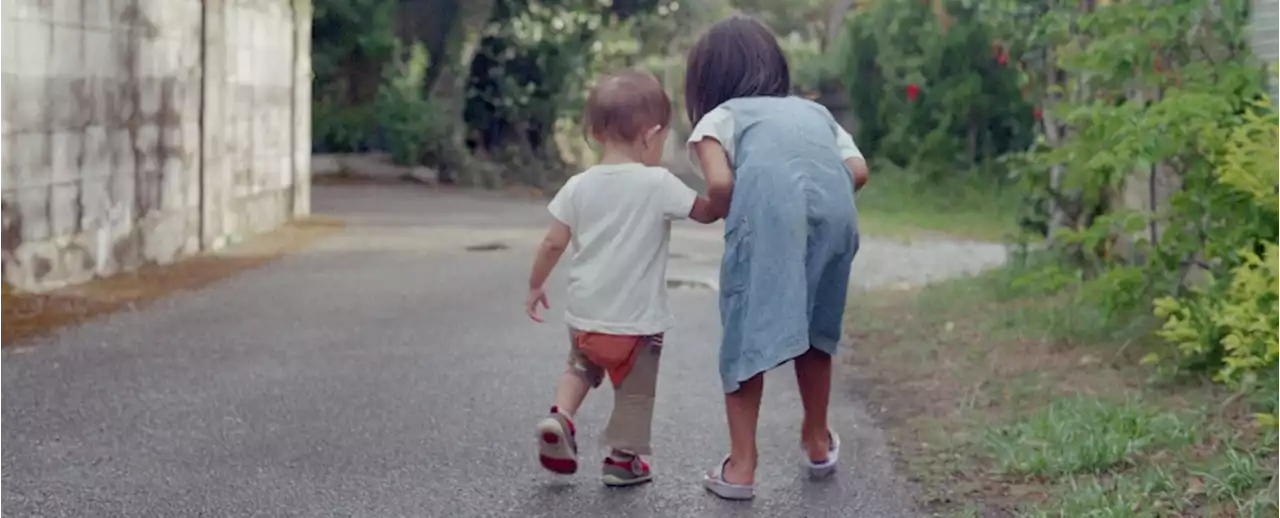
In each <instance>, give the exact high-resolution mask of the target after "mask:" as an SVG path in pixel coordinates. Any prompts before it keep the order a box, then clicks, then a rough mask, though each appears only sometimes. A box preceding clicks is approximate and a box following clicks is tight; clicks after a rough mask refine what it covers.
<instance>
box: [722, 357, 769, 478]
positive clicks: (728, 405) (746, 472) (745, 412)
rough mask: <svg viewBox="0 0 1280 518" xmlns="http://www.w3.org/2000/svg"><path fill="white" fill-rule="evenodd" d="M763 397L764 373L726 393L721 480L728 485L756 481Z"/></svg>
mask: <svg viewBox="0 0 1280 518" xmlns="http://www.w3.org/2000/svg"><path fill="white" fill-rule="evenodd" d="M763 396H764V374H763V373H761V374H757V375H756V376H755V377H753V378H751V379H749V380H747V381H744V382H743V383H742V384H741V385H739V386H738V391H737V392H734V393H732V394H725V396H724V406H725V413H726V414H727V415H728V418H729V463H728V465H726V466H725V468H724V480H725V482H728V483H730V484H741V485H749V484H753V483H755V477H756V460H757V455H758V452H757V451H756V427H757V425H758V424H759V423H760V400H761V398H762V397H763Z"/></svg>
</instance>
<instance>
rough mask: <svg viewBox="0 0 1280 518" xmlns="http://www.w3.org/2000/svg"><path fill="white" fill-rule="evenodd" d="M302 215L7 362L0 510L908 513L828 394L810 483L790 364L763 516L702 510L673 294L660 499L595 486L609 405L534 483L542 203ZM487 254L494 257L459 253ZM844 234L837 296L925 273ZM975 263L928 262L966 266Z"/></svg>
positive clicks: (701, 457)
mask: <svg viewBox="0 0 1280 518" xmlns="http://www.w3.org/2000/svg"><path fill="white" fill-rule="evenodd" d="M315 209H316V211H317V212H321V213H326V214H330V215H337V216H340V217H343V218H345V219H346V220H347V221H348V222H349V227H348V228H347V229H346V230H345V231H344V232H343V233H342V234H340V235H338V236H336V237H333V238H330V239H328V240H326V241H324V242H322V243H320V244H318V245H316V246H314V247H312V248H310V249H308V250H306V251H304V252H301V253H298V254H295V255H293V256H290V257H287V258H284V259H282V260H280V261H277V262H275V263H272V264H271V265H269V266H267V267H265V268H262V269H258V270H254V271H250V272H246V273H243V274H241V275H238V276H236V277H233V278H230V279H227V280H225V281H223V282H220V283H217V284H215V285H213V286H210V287H207V288H205V289H203V290H201V291H198V292H188V293H180V294H176V295H174V296H171V297H168V298H166V299H163V300H160V301H157V302H155V303H153V304H150V305H147V306H145V307H143V308H142V309H141V310H138V311H134V312H126V313H118V314H115V315H111V316H108V317H105V318H100V319H97V320H94V321H91V322H89V323H86V324H84V325H81V326H78V327H74V328H68V329H65V330H63V331H62V332H59V333H57V334H56V335H53V336H50V337H47V338H44V339H40V340H38V341H35V342H32V343H30V344H28V345H26V346H22V347H17V348H7V349H6V350H5V352H4V354H3V421H2V423H3V443H2V444H3V469H2V470H0V472H2V476H3V499H4V500H3V510H4V515H5V516H11V517H28V516H42V517H51V516H67V517H115V516H120V517H129V518H141V517H166V518H171V517H187V516H210V517H224V516H225V517H241V516H308V517H310V516H316V517H401V516H403V517H410V516H412V517H419V516H422V517H433V516H441V517H460V516H634V517H645V516H655V517H657V516H662V517H672V516H695V517H700V516H708V517H715V516H787V517H805V516H808V517H817V516H832V517H836V516H839V517H885V518H888V517H900V516H903V517H905V516H915V513H914V512H913V511H912V509H911V505H910V502H911V499H910V494H909V488H908V487H907V485H906V484H905V483H904V482H903V481H902V479H901V478H900V477H898V476H896V475H895V474H894V473H893V470H892V463H891V460H890V458H889V454H888V452H887V450H886V449H885V446H884V442H883V438H882V437H881V435H880V433H879V432H878V430H877V429H876V428H875V426H874V424H873V423H872V422H871V420H870V419H869V418H868V417H867V412H866V411H865V410H864V409H863V408H862V407H861V405H860V404H859V403H858V401H855V400H854V399H853V397H852V396H851V395H850V394H851V391H850V390H849V388H848V387H847V386H846V385H844V384H843V383H841V381H840V380H837V383H836V392H837V394H836V396H835V397H834V398H833V407H832V409H831V416H832V421H833V424H834V426H835V427H837V429H838V430H839V431H840V432H841V434H842V436H843V438H844V444H845V449H844V451H843V458H842V459H841V462H842V463H843V465H842V467H843V471H842V472H840V473H839V474H838V475H837V476H836V477H835V478H834V479H831V480H828V481H825V482H820V483H814V482H809V481H807V480H805V479H804V477H803V476H802V474H801V470H800V468H799V465H798V461H799V459H800V453H799V447H798V434H799V432H798V426H799V419H800V405H799V401H798V399H797V397H796V395H795V390H794V380H793V379H792V373H791V371H790V370H789V369H785V368H784V369H781V370H779V371H776V372H774V373H772V374H771V375H770V376H769V378H768V381H767V388H766V393H767V395H766V402H765V409H764V412H763V416H762V419H761V428H760V444H761V459H762V467H761V469H760V471H759V473H758V475H757V481H758V483H757V485H758V497H757V499H756V500H755V501H754V502H748V503H730V502H722V501H719V500H716V499H715V498H713V497H711V496H709V495H707V494H705V493H704V492H703V490H702V489H701V487H700V486H699V480H700V478H701V476H702V473H703V472H704V471H705V470H706V469H707V468H709V467H712V466H713V465H714V464H715V463H716V462H717V461H718V460H719V459H720V457H721V456H722V455H723V453H724V452H725V449H726V445H727V441H726V439H725V437H724V436H725V425H724V424H723V409H722V397H721V395H720V393H719V382H718V381H717V379H716V367H715V365H716V364H715V354H716V353H715V349H716V342H717V337H718V334H719V329H718V318H717V313H716V311H717V309H716V299H715V295H714V292H712V291H710V290H708V289H702V288H691V289H678V290H674V291H673V292H672V299H673V300H672V303H673V305H674V308H675V310H676V311H677V312H678V316H679V320H680V323H679V325H678V326H677V327H676V328H675V329H674V330H672V331H671V332H670V333H669V335H668V338H667V347H666V349H665V352H664V359H663V365H662V371H661V376H660V381H659V396H658V409H657V415H656V421H655V424H654V427H655V430H654V434H655V449H656V451H657V453H656V454H655V455H654V456H653V457H652V458H651V463H652V465H653V468H654V470H655V473H656V476H657V478H656V480H655V482H654V483H653V484H650V485H647V486H644V487H639V488H633V489H624V490H610V489H607V488H605V487H603V486H602V485H601V484H600V482H599V478H598V477H599V475H598V471H597V469H596V464H595V461H594V460H591V459H593V458H595V457H596V456H597V455H598V452H597V451H596V449H595V444H596V443H595V441H596V440H597V433H598V432H599V431H600V430H601V428H602V426H603V422H604V419H605V417H606V416H607V412H608V409H609V406H610V400H611V396H610V394H609V393H608V391H607V389H606V390H604V391H602V392H600V393H596V394H592V395H591V396H590V397H589V399H588V401H587V404H586V406H585V408H584V410H583V412H582V414H581V415H580V416H579V428H580V430H581V432H580V438H579V442H580V444H583V445H584V448H583V450H584V451H583V453H584V459H585V460H584V469H583V470H582V471H580V472H579V474H578V475H576V476H573V477H556V476H552V475H549V474H546V473H544V472H542V471H541V469H540V468H539V467H538V465H537V462H536V459H535V455H536V452H535V445H534V438H533V426H534V424H535V423H536V421H537V420H538V419H539V418H540V417H542V416H543V414H544V413H545V412H546V410H547V408H548V407H549V405H550V401H551V394H552V390H553V384H554V381H555V378H556V376H557V375H558V374H559V372H560V370H561V368H562V365H563V362H564V358H565V353H566V350H567V347H568V345H567V338H566V333H565V329H564V327H563V324H562V323H560V321H559V315H558V314H556V313H557V312H556V311H554V310H556V309H559V308H560V307H562V306H560V305H559V303H560V302H561V299H560V295H558V294H559V293H561V292H560V291H559V290H558V289H557V290H552V291H551V293H552V298H551V302H552V308H553V312H552V316H553V317H554V318H552V319H550V320H549V321H548V322H547V323H546V324H542V325H536V324H533V323H531V322H529V321H528V320H527V319H526V318H525V317H524V316H523V313H522V308H521V303H522V299H523V295H524V293H523V287H524V283H525V278H526V275H527V267H528V264H529V261H530V258H531V254H532V250H533V247H534V246H535V244H536V242H537V240H538V238H539V237H540V229H541V228H542V227H543V225H544V224H545V223H546V221H547V220H546V219H545V218H546V216H545V215H544V212H543V210H542V209H541V206H540V204H535V203H529V202H516V201H509V200H504V199H502V198H499V197H496V196H479V195H460V194H442V193H436V192H431V191H428V190H426V189H420V188H412V187H400V188H389V187H343V188H335V187H326V188H317V189H316V200H315ZM489 242H500V243H503V244H504V245H505V246H507V247H509V248H506V249H499V250H492V251H484V252H474V251H467V250H466V247H467V246H469V245H476V244H484V243H489ZM864 242H865V243H867V245H866V246H865V247H864V251H865V252H864V254H863V255H864V256H867V257H870V259H862V258H860V259H859V265H860V266H859V267H858V269H859V273H855V280H857V279H861V278H863V277H859V276H860V275H862V274H863V273H866V276H865V277H874V278H875V279H877V280H876V281H860V283H861V284H863V285H867V284H874V283H878V282H880V283H883V282H898V280H900V279H911V278H922V276H926V277H927V275H926V274H927V273H928V272H925V271H911V272H905V271H898V272H897V273H895V274H894V275H889V274H890V273H894V272H890V271H889V270H884V269H885V268H888V269H893V268H898V269H900V270H903V269H911V268H912V267H911V266H910V265H911V264H913V263H911V260H914V259H911V258H908V257H905V256H903V254H907V255H912V254H926V255H928V254H932V255H939V252H938V251H937V250H932V251H930V250H927V249H926V250H923V251H916V252H912V251H910V250H908V251H905V252H904V251H902V250H899V249H896V248H894V246H898V245H892V244H888V243H883V244H877V243H875V242H874V241H870V242H866V241H864ZM946 246H953V245H951V244H948V245H946ZM903 250H906V249H903ZM672 252H673V256H674V257H673V260H672V264H671V268H670V269H671V277H674V278H680V279H687V280H693V281H701V280H714V278H715V271H716V267H715V264H716V261H717V260H718V257H719V253H720V248H719V228H718V227H697V226H695V225H692V224H690V225H681V226H680V227H679V228H678V230H677V232H676V238H675V239H674V242H673V246H672ZM989 252H990V251H972V253H973V254H975V255H974V257H975V258H974V259H973V260H972V261H968V262H966V260H961V261H960V262H962V263H965V264H962V265H960V266H956V265H954V264H951V263H953V262H955V261H956V259H955V255H954V252H951V253H950V257H949V258H948V259H947V260H946V261H942V262H946V263H947V266H946V267H945V268H951V269H957V268H959V269H965V268H970V267H972V268H977V267H980V266H981V265H982V264H980V263H982V261H986V260H988V259H989V257H987V256H984V255H983V254H988V253H989ZM943 254H944V255H945V254H947V252H944V253H943ZM961 255H963V254H961ZM978 256H982V257H986V258H985V259H982V260H981V261H980V260H978ZM912 257H914V255H912ZM962 259H963V258H962ZM921 260H924V261H930V260H933V261H935V262H939V261H941V260H938V259H921ZM970 262H971V263H973V265H969V263H970ZM863 263H867V264H869V265H870V266H868V267H866V268H864V267H863V266H862V264H863ZM903 265H907V266H906V267H905V268H904V266H903ZM877 268H879V269H880V270H884V271H880V270H877ZM945 268H944V269H945ZM916 269H918V268H916ZM948 271H949V270H948ZM899 274H900V275H899ZM560 278H562V277H561V276H560V275H559V274H557V283H559V282H560V281H559V279H560Z"/></svg>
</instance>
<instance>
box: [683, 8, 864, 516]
mask: <svg viewBox="0 0 1280 518" xmlns="http://www.w3.org/2000/svg"><path fill="white" fill-rule="evenodd" d="M790 90H791V80H790V75H789V72H788V67H787V60H786V57H785V56H784V55H783V53H782V49H781V48H780V47H779V46H778V42H777V40H776V39H775V38H774V36H773V34H772V33H770V32H769V30H768V29H767V28H766V27H765V26H764V25H762V24H760V23H759V22H757V21H755V20H753V19H750V18H747V17H741V16H737V17H732V18H729V19H726V20H723V21H721V22H719V23H717V24H716V25H714V26H712V27H711V28H710V29H708V31H707V32H706V33H705V34H704V35H703V36H702V37H701V39H699V40H698V42H697V43H696V44H695V45H694V47H693V49H692V50H691V51H690V53H689V61H688V69H687V71H686V75H685V104H686V106H687V107H688V115H689V119H690V120H691V121H692V122H693V123H694V124H695V128H694V131H693V135H692V136H691V137H690V138H689V146H690V150H691V152H692V154H693V155H694V162H695V163H697V164H699V165H700V166H701V169H702V171H703V174H704V175H705V177H706V180H707V185H708V195H709V197H710V202H711V204H712V206H713V209H712V210H713V211H714V212H717V213H721V212H727V216H725V237H724V240H725V252H724V258H723V262H722V263H721V267H720V268H721V270H720V276H721V280H720V289H721V293H720V314H721V323H722V324H723V326H724V336H723V339H722V342H721V344H720V377H721V380H722V382H723V384H724V391H725V394H726V395H725V407H726V412H727V414H728V421H729V439H730V444H731V446H730V452H729V456H728V457H725V459H724V460H723V462H721V463H720V464H719V465H718V467H717V468H716V469H715V470H713V471H712V472H710V473H708V474H707V477H706V479H705V481H704V485H705V486H706V488H707V489H708V490H710V491H711V492H713V493H715V494H716V495H718V496H720V497H722V498H728V499H748V498H752V497H753V496H754V494H755V493H754V478H755V469H756V424H757V422H758V421H759V415H760V400H761V396H762V394H763V390H764V373H765V371H768V370H770V369H773V368H774V367H777V366H779V365H781V364H784V363H787V362H789V361H794V362H795V371H796V378H797V380H798V382H799V388H800V398H801V401H802V403H803V406H804V422H803V425H802V427H801V445H802V446H803V450H804V451H803V453H804V464H805V465H806V466H807V467H808V469H809V471H810V473H811V475H812V476H815V477H822V476H826V475H829V474H831V473H832V472H833V471H834V470H835V466H836V461H837V459H838V457H839V455H840V453H839V452H840V438H839V435H837V434H836V433H835V431H833V430H831V429H829V428H828V426H827V404H828V399H829V398H830V392H831V357H832V355H834V354H835V352H836V346H837V343H838V342H839V340H840V333H841V321H842V318H843V314H844V307H845V297H846V295H847V290H848V284H849V268H850V263H851V262H852V261H853V256H854V254H855V253H856V252H857V251H858V214H857V211H856V209H855V208H854V191H855V190H857V189H859V188H861V187H862V185H863V184H864V183H865V182H866V179H867V169H866V165H865V162H864V161H863V160H862V154H861V153H860V152H859V151H858V148H857V146H856V145H854V143H853V139H852V138H851V137H850V136H849V134H848V133H846V132H845V131H844V130H843V129H841V128H840V126H839V125H838V124H837V123H836V122H835V120H834V119H833V118H832V117H831V114H830V113H829V112H828V111H827V110H826V109H825V108H823V107H822V106H821V105H819V104H816V103H813V102H811V101H807V100H804V99H801V98H798V97H792V96H790V95H789V94H790Z"/></svg>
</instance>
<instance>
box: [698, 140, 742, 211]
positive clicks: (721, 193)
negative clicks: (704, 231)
mask: <svg viewBox="0 0 1280 518" xmlns="http://www.w3.org/2000/svg"><path fill="white" fill-rule="evenodd" d="M693 151H694V154H696V155H697V156H698V163H699V164H701V165H702V175H703V177H704V178H705V179H706V180H707V201H708V204H707V205H708V208H707V211H708V213H709V214H710V215H712V216H714V217H715V218H716V219H719V218H723V217H725V216H727V215H728V214H729V202H730V201H731V200H732V199H733V169H732V168H731V167H730V166H729V157H728V156H727V155H726V154H725V151H724V146H721V145H720V141H718V140H715V139H713V138H704V139H702V140H699V141H697V142H695V143H694V144H693ZM696 208H697V207H696V206H695V209H696ZM690 217H692V214H691V215H690ZM712 221H714V219H713V220H712Z"/></svg>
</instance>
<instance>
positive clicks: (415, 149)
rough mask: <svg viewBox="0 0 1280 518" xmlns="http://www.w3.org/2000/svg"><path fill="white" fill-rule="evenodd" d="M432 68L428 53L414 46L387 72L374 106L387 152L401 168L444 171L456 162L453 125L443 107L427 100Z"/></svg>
mask: <svg viewBox="0 0 1280 518" xmlns="http://www.w3.org/2000/svg"><path fill="white" fill-rule="evenodd" d="M428 67H429V59H428V56H427V51H426V49H425V48H423V47H422V46H421V45H412V46H410V47H409V49H408V52H407V53H404V55H402V56H397V58H396V59H395V60H394V61H393V62H392V63H391V64H390V66H388V67H387V68H386V69H385V71H384V74H383V81H382V84H381V86H380V88H379V90H378V97H377V99H376V101H375V102H374V112H375V113H376V114H377V121H378V126H379V128H380V129H381V131H382V135H383V138H384V139H385V141H386V146H387V148H388V149H387V150H388V151H389V152H390V153H391V158H392V160H393V161H394V162H396V163H399V164H406V165H417V164H426V165H431V166H436V167H440V166H448V165H452V163H453V162H454V161H455V160H456V158H455V157H454V156H453V153H454V148H453V145H452V140H451V137H452V134H453V128H452V123H451V122H452V121H450V120H449V119H448V118H447V117H448V115H447V112H446V111H445V110H443V109H441V107H440V105H439V103H437V102H435V101H433V100H431V99H429V98H427V97H426V93H425V89H424V87H423V85H424V82H425V79H426V74H427V69H428Z"/></svg>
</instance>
